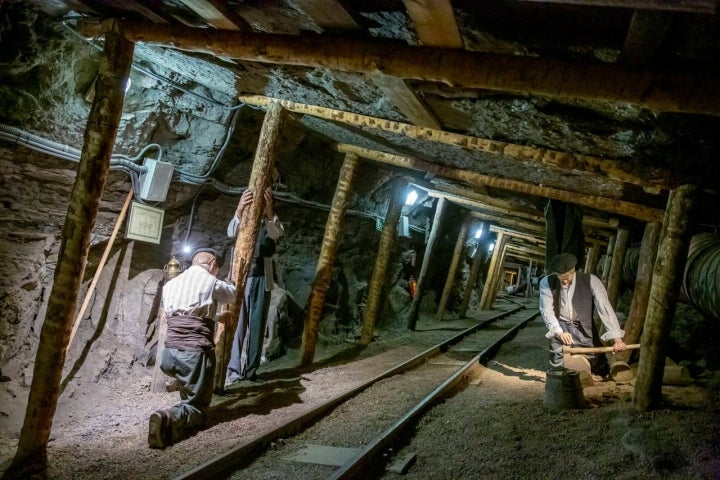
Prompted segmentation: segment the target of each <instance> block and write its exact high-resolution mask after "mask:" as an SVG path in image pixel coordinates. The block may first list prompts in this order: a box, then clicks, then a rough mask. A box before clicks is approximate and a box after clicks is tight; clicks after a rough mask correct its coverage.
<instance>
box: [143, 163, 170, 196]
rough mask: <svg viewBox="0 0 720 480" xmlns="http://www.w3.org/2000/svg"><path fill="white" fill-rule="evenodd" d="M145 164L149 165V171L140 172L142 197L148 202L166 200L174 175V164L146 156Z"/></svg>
mask: <svg viewBox="0 0 720 480" xmlns="http://www.w3.org/2000/svg"><path fill="white" fill-rule="evenodd" d="M143 166H145V167H147V171H146V172H145V173H141V174H140V181H139V183H140V186H139V188H140V192H139V195H140V198H142V199H143V200H147V201H148V202H164V201H165V198H166V197H167V192H168V188H170V181H171V180H172V176H173V170H174V166H173V164H172V163H167V162H160V161H158V160H155V159H152V158H146V159H145V161H144V162H143Z"/></svg>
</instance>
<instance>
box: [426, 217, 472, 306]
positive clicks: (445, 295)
mask: <svg viewBox="0 0 720 480" xmlns="http://www.w3.org/2000/svg"><path fill="white" fill-rule="evenodd" d="M470 222H472V217H471V216H470V215H467V216H466V217H465V220H464V221H463V223H462V225H461V226H460V232H459V233H458V238H457V242H455V251H454V252H453V258H452V261H451V262H450V269H449V270H448V274H447V278H446V279H445V287H444V288H443V292H442V297H440V305H439V306H438V311H437V313H436V314H435V320H442V317H443V313H445V308H447V303H448V300H449V299H450V292H451V291H452V286H453V283H455V274H456V273H457V268H458V265H459V264H460V258H461V257H462V254H463V250H464V249H465V239H466V238H467V233H468V230H470Z"/></svg>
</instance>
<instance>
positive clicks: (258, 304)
mask: <svg viewBox="0 0 720 480" xmlns="http://www.w3.org/2000/svg"><path fill="white" fill-rule="evenodd" d="M269 309H270V292H266V291H265V277H248V279H247V285H245V292H244V297H243V304H242V308H241V309H240V316H239V318H238V325H237V329H236V330H235V337H234V338H233V343H232V349H231V351H230V362H228V369H227V381H228V382H232V381H235V380H243V379H246V378H247V379H254V378H255V377H256V375H257V369H258V368H259V367H260V359H261V358H262V349H263V342H264V340H265V328H266V326H267V314H268V310H269ZM243 344H246V345H245V353H246V355H245V358H243Z"/></svg>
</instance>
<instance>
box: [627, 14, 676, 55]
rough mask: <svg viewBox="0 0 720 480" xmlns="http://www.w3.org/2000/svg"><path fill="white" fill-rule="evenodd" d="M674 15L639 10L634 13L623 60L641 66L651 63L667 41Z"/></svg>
mask: <svg viewBox="0 0 720 480" xmlns="http://www.w3.org/2000/svg"><path fill="white" fill-rule="evenodd" d="M672 19H673V14H672V13H669V12H648V11H641V10H637V11H636V12H635V13H633V17H632V21H631V22H630V27H629V28H628V33H627V35H626V37H625V44H624V45H623V50H622V60H623V61H624V62H627V63H632V64H641V63H646V62H649V61H651V60H652V59H653V57H654V56H655V53H656V52H657V51H658V49H659V48H660V44H661V43H662V42H663V40H664V39H665V35H666V34H667V31H668V29H669V28H670V24H671V23H672Z"/></svg>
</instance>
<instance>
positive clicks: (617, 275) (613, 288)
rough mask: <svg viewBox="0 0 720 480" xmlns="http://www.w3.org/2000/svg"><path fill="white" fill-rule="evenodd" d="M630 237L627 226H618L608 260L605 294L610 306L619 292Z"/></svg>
mask: <svg viewBox="0 0 720 480" xmlns="http://www.w3.org/2000/svg"><path fill="white" fill-rule="evenodd" d="M629 239H630V230H628V229H627V228H619V229H618V231H617V236H616V237H615V249H614V251H613V255H612V261H611V262H610V275H609V277H608V286H607V294H608V300H609V301H610V305H612V308H615V305H616V304H617V298H618V295H619V294H620V282H621V279H622V269H623V264H624V263H625V252H626V251H627V245H628V241H629Z"/></svg>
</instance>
